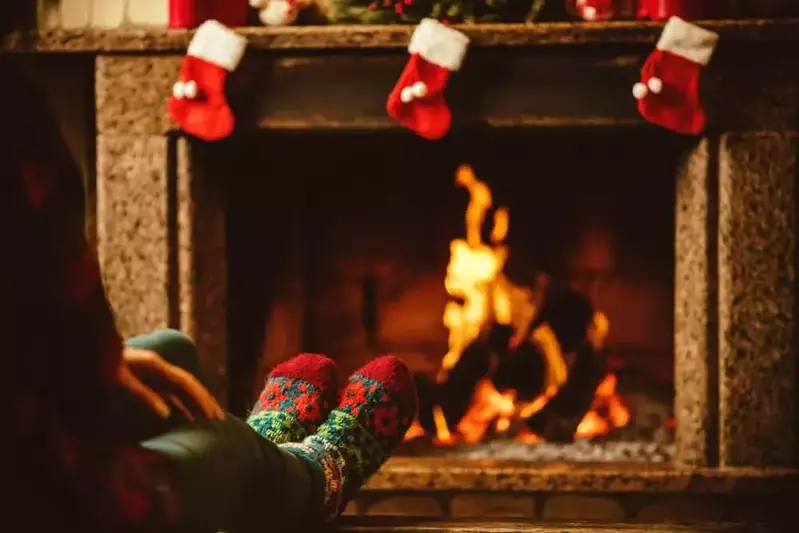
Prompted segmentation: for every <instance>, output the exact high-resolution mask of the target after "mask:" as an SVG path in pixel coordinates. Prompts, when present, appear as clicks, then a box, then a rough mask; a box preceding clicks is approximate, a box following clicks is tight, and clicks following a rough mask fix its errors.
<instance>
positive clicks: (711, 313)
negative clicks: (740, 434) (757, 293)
mask: <svg viewBox="0 0 799 533" xmlns="http://www.w3.org/2000/svg"><path fill="white" fill-rule="evenodd" d="M714 143H715V140H712V139H707V138H705V139H702V140H701V141H699V143H698V144H697V145H696V146H695V147H693V148H692V149H691V150H689V151H688V152H687V153H686V155H685V157H684V159H683V161H682V162H681V164H680V168H679V170H678V173H677V195H676V228H675V246H676V249H675V257H676V264H675V270H674V368H675V370H674V372H675V374H674V382H675V398H674V415H675V420H676V422H677V434H676V455H675V462H676V463H677V464H683V465H694V466H708V465H709V463H711V462H712V458H713V457H714V456H716V455H717V451H716V450H715V446H714V443H715V442H716V426H715V419H716V414H715V413H716V411H717V406H716V402H715V399H716V395H715V394H713V393H712V391H713V388H714V387H715V386H716V384H717V379H716V370H715V366H714V364H713V362H714V361H717V354H716V318H715V313H716V296H715V287H716V281H715V279H716V278H715V276H716V272H715V253H716V252H715V247H714V246H715V242H716V239H715V216H716V210H715V204H716V202H717V198H716V193H715V189H714V187H715V185H716V180H715V169H714V168H712V166H713V161H711V155H712V151H713V148H714V147H713V146H712V145H713V144H714Z"/></svg>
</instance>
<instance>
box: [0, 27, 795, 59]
mask: <svg viewBox="0 0 799 533" xmlns="http://www.w3.org/2000/svg"><path fill="white" fill-rule="evenodd" d="M703 25H704V26H705V27H707V28H709V29H712V30H714V31H717V32H719V33H720V34H721V36H722V41H723V42H724V41H729V42H735V41H742V42H747V43H749V42H759V41H766V42H768V41H774V42H781V43H786V44H790V43H795V42H796V40H797V35H798V32H797V31H796V30H797V27H799V23H797V21H796V20H723V21H711V22H706V23H704V24H703ZM661 28H662V24H656V23H645V22H621V21H618V22H610V23H608V22H600V23H595V24H575V23H565V22H564V23H548V24H543V23H542V24H480V25H461V26H458V29H461V30H463V31H464V32H465V33H466V34H467V35H468V36H469V38H470V39H471V41H472V46H473V47H481V46H492V45H494V46H496V45H501V46H532V45H560V44H605V43H644V44H654V43H655V41H656V40H657V37H658V35H659V34H660V31H661ZM240 31H241V33H243V34H244V35H245V36H247V38H248V40H249V46H250V47H251V48H261V49H272V50H274V49H278V50H280V49H291V48H294V49H319V48H405V47H406V46H407V44H408V39H409V37H410V34H411V32H412V31H413V28H412V27H410V26H311V27H291V28H269V29H266V28H261V27H258V28H243V29H241V30H240ZM191 35H192V32H191V31H185V30H184V31H181V30H170V31H165V30H163V29H155V30H144V29H123V30H71V31H70V30H66V31H57V30H55V31H40V32H32V33H24V32H19V33H13V34H11V35H10V36H8V37H6V38H5V39H4V40H2V41H0V50H7V51H15V52H32V51H33V52H36V51H38V52H117V51H124V52H143V51H181V50H185V48H186V46H187V45H188V42H189V40H190V39H191Z"/></svg>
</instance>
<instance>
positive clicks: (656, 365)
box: [214, 128, 686, 461]
mask: <svg viewBox="0 0 799 533" xmlns="http://www.w3.org/2000/svg"><path fill="white" fill-rule="evenodd" d="M685 143H686V141H685V140H683V139H680V138H677V137H675V136H672V135H669V134H667V133H664V132H661V131H659V130H655V129H650V128H619V129H608V128H603V129H601V130H597V129H590V128H589V129H529V130H528V129H486V130H480V131H468V132H467V131H458V132H456V133H455V134H453V135H451V136H450V138H448V139H445V140H443V141H439V142H428V141H424V140H421V139H418V138H416V137H414V136H412V135H409V134H408V133H406V132H402V131H381V132H347V133H342V132H292V133H284V132H279V133H276V132H263V133H259V134H257V135H249V136H246V137H243V138H241V139H238V140H236V141H234V142H231V143H228V144H227V145H226V146H225V147H224V148H222V149H221V150H222V152H224V153H220V154H219V157H215V158H214V160H215V163H214V165H215V166H217V168H216V169H214V174H220V175H222V176H225V180H226V183H227V184H228V187H227V194H228V204H229V209H228V258H227V259H228V265H229V267H228V271H229V299H230V302H229V309H230V311H229V324H230V327H229V330H230V354H231V355H230V362H229V364H230V368H229V375H230V389H231V397H230V405H231V408H232V409H233V410H234V411H238V412H240V413H242V412H245V411H246V410H247V409H248V408H249V407H250V406H251V404H252V401H253V400H254V398H255V397H256V395H257V392H258V390H259V389H260V387H261V385H262V383H263V380H264V377H265V375H266V373H267V372H268V370H269V369H270V368H271V367H272V366H274V365H275V364H276V363H278V362H280V361H282V360H285V359H287V358H289V357H291V356H292V355H295V354H296V353H298V352H302V351H310V352H319V353H326V354H328V355H330V356H331V357H333V358H334V359H335V360H336V361H337V362H338V364H339V367H340V371H341V374H342V376H345V375H346V374H348V373H349V372H351V371H353V370H354V369H356V368H357V367H358V366H360V365H361V364H363V363H364V362H366V361H368V360H369V359H370V358H373V357H376V356H378V355H381V354H384V353H392V354H394V355H397V356H398V357H400V358H402V359H403V360H404V361H405V362H406V363H408V365H409V366H410V367H411V369H412V370H413V371H414V373H415V374H416V376H417V384H418V388H419V393H420V401H421V406H420V412H419V416H418V419H417V420H416V421H415V422H414V424H413V426H412V428H411V430H410V431H409V432H408V435H407V436H406V441H405V443H404V444H403V446H402V448H401V450H400V452H399V453H401V454H406V455H414V456H418V455H436V456H439V455H441V456H448V457H449V456H451V457H464V458H511V459H525V460H539V459H540V460H563V459H566V460H577V461H579V460H585V461H597V460H611V461H618V460H645V461H665V460H668V459H669V457H670V454H671V447H672V440H673V431H674V422H673V413H672V411H673V407H672V403H673V396H674V383H673V382H674V379H673V377H674V371H673V364H674V359H673V292H674V263H675V259H674V219H675V184H674V179H675V175H676V168H677V165H678V161H679V158H680V156H681V154H682V153H683V151H684V150H685V148H686V144H685Z"/></svg>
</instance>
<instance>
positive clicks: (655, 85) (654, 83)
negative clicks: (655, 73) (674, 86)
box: [646, 78, 663, 94]
mask: <svg viewBox="0 0 799 533" xmlns="http://www.w3.org/2000/svg"><path fill="white" fill-rule="evenodd" d="M646 86H647V87H649V90H650V91H652V93H653V94H660V93H661V92H662V91H663V80H661V79H660V78H649V81H648V82H646Z"/></svg>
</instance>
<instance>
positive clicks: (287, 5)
mask: <svg viewBox="0 0 799 533" xmlns="http://www.w3.org/2000/svg"><path fill="white" fill-rule="evenodd" d="M253 1H257V0H253ZM258 18H260V19H261V22H263V23H264V24H266V25H267V26H288V25H289V24H292V23H294V21H295V20H297V6H296V5H295V4H294V2H293V1H291V0H269V3H268V4H266V7H265V8H263V9H261V12H260V13H258Z"/></svg>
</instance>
